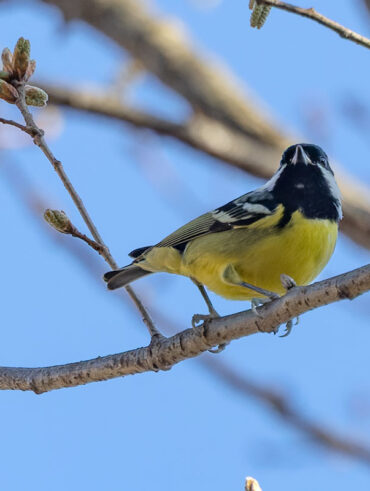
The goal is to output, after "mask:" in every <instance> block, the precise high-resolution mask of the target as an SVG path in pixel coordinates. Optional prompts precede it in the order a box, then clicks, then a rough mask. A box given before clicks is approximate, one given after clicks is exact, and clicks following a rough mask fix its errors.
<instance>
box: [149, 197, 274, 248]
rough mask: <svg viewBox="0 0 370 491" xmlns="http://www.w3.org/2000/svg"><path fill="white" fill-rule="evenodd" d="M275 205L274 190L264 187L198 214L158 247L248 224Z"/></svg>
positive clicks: (175, 244)
mask: <svg viewBox="0 0 370 491" xmlns="http://www.w3.org/2000/svg"><path fill="white" fill-rule="evenodd" d="M275 208H276V203H275V201H274V199H273V196H272V194H271V193H269V192H267V191H265V190H264V189H263V188H261V189H258V190H256V191H252V192H250V193H247V194H244V195H243V196H240V197H239V198H237V199H235V200H233V201H230V202H229V203H227V204H226V205H224V206H221V207H220V208H217V209H216V210H214V211H211V212H209V213H205V214H204V215H201V216H200V217H198V218H195V219H194V220H192V221H191V222H189V223H187V224H185V225H184V226H183V227H180V228H179V229H177V230H175V232H173V233H172V234H170V235H168V236H167V237H165V238H164V239H163V240H162V241H161V242H159V243H158V244H157V245H156V247H176V246H177V245H180V244H184V243H186V242H189V241H190V240H192V239H195V238H196V237H200V236H202V235H206V234H209V233H214V232H222V231H225V230H229V229H231V228H233V227H242V226H248V225H249V224H251V223H254V222H256V221H257V220H260V219H261V218H263V217H265V216H267V215H270V214H271V213H273V211H274V210H275Z"/></svg>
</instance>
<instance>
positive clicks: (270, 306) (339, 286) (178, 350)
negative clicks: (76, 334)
mask: <svg viewBox="0 0 370 491" xmlns="http://www.w3.org/2000/svg"><path fill="white" fill-rule="evenodd" d="M368 290H370V265H367V266H363V267H362V268H358V269H355V270H353V271H350V272H348V273H344V274H342V275H339V276H336V277H333V278H330V279H327V280H324V281H320V282H317V283H314V284H313V285H310V286H305V287H295V288H292V289H291V290H289V292H288V293H287V294H286V295H285V296H284V297H282V298H279V299H277V300H274V301H271V302H269V303H267V304H265V305H263V306H262V307H258V309H257V312H253V311H252V310H248V311H244V312H240V313H238V314H233V315H230V316H226V317H220V318H217V319H213V320H211V321H209V322H206V323H204V324H202V325H201V326H198V327H195V328H192V329H186V330H185V331H182V332H180V333H179V334H176V335H175V336H172V337H170V338H165V339H159V340H158V341H157V342H154V343H151V344H150V345H149V346H148V347H146V348H138V349H135V350H131V351H127V352H125V353H118V354H115V355H109V356H104V357H99V358H95V359H93V360H88V361H82V362H78V363H71V364H67V365H57V366H53V367H45V368H13V367H12V368H10V367H2V368H0V389H2V390H4V389H13V390H15V389H19V390H32V391H34V392H36V393H38V394H40V393H42V392H47V391H50V390H54V389H60V388H62V387H75V386H77V385H83V384H87V383H90V382H96V381H101V380H108V379H112V378H115V377H122V376H126V375H133V374H136V373H143V372H148V371H157V370H169V369H170V368H171V367H172V366H174V365H175V364H177V363H179V362H180V361H183V360H185V359H188V358H193V357H195V356H197V355H199V354H201V353H203V352H204V351H207V350H209V349H210V348H212V347H215V346H218V345H219V344H221V343H228V342H230V341H232V340H235V339H239V338H241V337H244V336H249V335H251V334H256V333H257V332H261V331H262V332H273V331H274V330H275V329H276V328H277V327H278V326H279V325H280V324H283V323H286V322H288V321H289V320H290V319H293V318H295V317H297V316H299V315H301V314H303V313H304V312H307V311H309V310H313V309H315V308H318V307H321V306H323V305H328V304H330V303H333V302H336V301H338V300H342V299H344V298H348V299H353V298H355V297H357V296H358V295H361V294H362V293H364V292H366V291H368Z"/></svg>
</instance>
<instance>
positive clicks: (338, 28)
mask: <svg viewBox="0 0 370 491" xmlns="http://www.w3.org/2000/svg"><path fill="white" fill-rule="evenodd" d="M256 2H257V4H259V5H269V6H271V7H275V8H277V9H281V10H286V11H287V12H291V13H293V14H297V15H301V16H302V17H307V18H308V19H311V20H313V21H315V22H318V23H319V24H321V25H323V26H325V27H327V28H328V29H331V30H332V31H335V32H336V33H337V34H339V36H340V37H342V38H344V39H348V41H353V42H354V43H356V44H359V45H361V46H364V47H365V48H368V49H370V39H369V38H367V37H365V36H361V34H358V33H357V32H355V31H352V30H351V29H348V28H347V27H344V26H342V25H341V24H338V22H335V21H333V20H331V19H329V18H328V17H325V16H324V15H322V14H320V13H319V12H316V10H315V9H314V8H309V9H304V8H302V7H296V6H295V5H292V4H290V3H286V2H281V1H280V0H256Z"/></svg>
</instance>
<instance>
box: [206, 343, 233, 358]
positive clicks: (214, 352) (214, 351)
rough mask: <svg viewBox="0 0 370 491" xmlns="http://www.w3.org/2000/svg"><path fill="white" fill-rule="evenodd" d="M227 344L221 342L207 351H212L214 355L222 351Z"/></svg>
mask: <svg viewBox="0 0 370 491" xmlns="http://www.w3.org/2000/svg"><path fill="white" fill-rule="evenodd" d="M228 344H229V343H221V344H219V345H218V346H217V348H211V349H209V350H208V352H209V353H212V354H213V355H216V354H217V353H221V351H223V350H224V349H225V348H226V346H227V345H228Z"/></svg>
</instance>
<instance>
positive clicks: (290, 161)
mask: <svg viewBox="0 0 370 491" xmlns="http://www.w3.org/2000/svg"><path fill="white" fill-rule="evenodd" d="M284 164H286V165H296V166H307V165H313V166H320V167H322V168H323V169H326V170H328V171H329V172H331V173H332V174H333V175H334V173H333V171H332V169H331V167H330V164H329V159H328V156H327V155H326V153H325V152H324V150H323V149H322V148H320V147H319V146H318V145H312V144H310V143H297V144H296V145H292V146H290V147H288V148H287V149H286V150H285V152H284V153H283V156H282V158H281V163H280V165H284Z"/></svg>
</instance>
